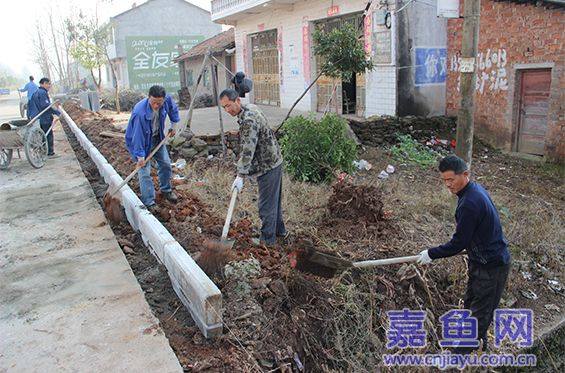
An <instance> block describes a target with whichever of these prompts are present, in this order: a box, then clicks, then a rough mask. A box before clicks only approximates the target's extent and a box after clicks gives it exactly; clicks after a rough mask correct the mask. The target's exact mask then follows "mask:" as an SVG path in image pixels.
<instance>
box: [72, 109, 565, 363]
mask: <svg viewBox="0 0 565 373" xmlns="http://www.w3.org/2000/svg"><path fill="white" fill-rule="evenodd" d="M65 110H66V111H67V112H68V113H69V115H71V117H72V118H73V119H74V120H75V122H76V123H77V125H79V127H80V128H81V129H82V131H83V132H84V133H85V134H86V135H87V137H88V138H89V139H90V140H91V141H92V142H93V143H94V144H95V145H96V146H97V148H98V149H99V150H100V152H101V153H102V154H103V155H104V156H105V157H106V159H107V160H108V161H109V162H110V163H111V164H112V165H113V166H114V168H115V169H116V170H117V171H118V173H120V174H121V175H122V176H123V177H125V176H126V175H127V174H129V172H131V171H132V170H133V168H134V163H133V161H132V160H131V159H130V157H129V155H128V153H127V150H126V149H125V146H124V144H123V139H117V138H103V137H101V136H100V135H99V133H100V132H101V131H104V130H113V127H112V125H111V120H110V119H108V118H106V117H103V116H99V115H96V114H93V113H90V112H86V111H83V110H81V109H80V108H79V107H78V105H76V104H75V103H72V102H67V103H65ZM67 135H68V136H69V138H70V139H71V143H72V144H73V148H74V149H75V152H76V153H77V156H78V157H79V161H80V162H81V165H82V167H83V170H84V173H85V174H86V176H87V177H88V179H89V180H90V182H91V183H92V185H93V189H94V191H95V193H96V195H97V197H98V198H99V201H100V199H101V197H102V195H103V194H104V191H105V185H104V184H103V180H102V181H101V179H100V177H99V175H98V173H97V171H96V167H95V166H94V165H93V163H92V162H91V161H90V160H89V158H88V157H87V156H86V154H85V153H84V151H82V150H81V149H80V147H79V146H78V143H77V142H76V141H73V140H72V139H73V136H72V134H70V132H69V131H68V130H67ZM485 154H488V157H489V158H483V157H484V155H485ZM363 157H364V158H365V159H367V160H369V161H370V162H371V163H373V165H374V166H375V167H374V168H373V169H372V170H371V171H370V172H367V173H363V174H359V176H358V177H356V179H355V182H354V183H347V182H342V183H339V184H336V185H335V186H334V194H333V195H332V197H331V198H330V201H329V203H328V209H327V214H326V218H325V219H324V221H323V223H322V224H320V226H318V227H317V228H316V231H315V232H314V233H309V234H304V235H303V236H301V237H292V236H291V238H290V239H289V240H287V241H285V242H280V244H281V245H280V246H277V247H276V248H271V249H270V248H262V247H255V246H253V245H252V244H251V243H250V238H251V237H252V236H253V234H254V232H255V231H256V229H257V227H254V226H253V224H252V222H251V220H250V219H248V218H246V217H245V212H243V214H242V215H240V218H239V219H237V220H236V221H234V222H233V223H232V228H231V230H230V234H229V238H231V239H234V240H235V241H236V243H235V246H234V249H233V251H232V253H231V254H229V255H226V256H222V255H220V256H219V257H218V256H213V257H212V262H211V264H210V263H209V261H210V258H209V257H201V255H202V252H204V249H205V247H204V245H203V244H204V242H205V241H206V240H218V239H219V237H220V235H221V230H222V225H223V219H224V216H217V215H215V214H214V213H212V209H211V207H210V206H209V205H207V204H206V203H204V202H202V201H201V200H199V199H198V198H197V197H196V196H195V195H194V194H192V193H191V192H190V191H189V190H186V189H185V188H182V185H180V184H179V185H177V187H176V192H177V195H178V197H179V203H178V204H177V205H172V204H170V203H168V202H167V201H162V200H158V203H159V205H160V211H159V213H158V216H157V217H158V219H159V220H161V221H162V223H163V224H164V225H165V227H166V228H167V229H168V230H169V231H170V232H171V234H172V235H173V236H175V238H176V239H177V240H178V241H179V242H180V243H181V245H182V246H183V247H184V248H185V249H187V250H188V251H189V253H190V255H191V256H192V257H193V258H195V259H196V260H197V261H200V260H202V263H203V264H204V263H205V262H206V263H207V264H208V265H203V267H206V269H208V272H209V273H210V275H211V278H212V279H213V281H214V282H215V283H216V284H217V286H218V287H219V288H220V290H221V291H222V294H223V301H224V315H223V318H224V323H225V327H224V334H223V336H222V337H220V338H218V339H216V340H214V341H206V340H204V339H203V337H202V336H201V334H200V333H199V331H198V329H197V328H196V326H195V325H194V322H193V321H192V319H191V318H190V315H189V314H188V312H187V311H186V310H185V308H184V306H183V305H182V303H181V302H180V301H179V300H178V298H177V297H176V295H175V294H174V291H173V290H172V288H171V285H170V282H169V279H168V277H167V274H166V269H165V268H164V267H163V266H162V265H160V264H159V263H158V262H156V261H155V259H154V258H153V256H152V255H151V254H150V253H149V251H148V250H147V248H145V247H144V246H143V244H142V242H141V240H140V238H139V236H138V235H137V234H136V233H135V232H133V231H132V229H131V227H129V225H127V224H125V223H123V222H122V223H120V224H112V225H111V226H112V228H113V229H114V232H115V234H116V236H117V237H118V240H119V241H120V240H121V241H120V242H121V245H122V248H123V249H124V247H126V248H128V249H124V252H125V253H126V257H127V258H128V260H129V262H130V265H131V266H132V269H133V271H134V273H135V275H136V277H137V278H138V280H139V282H140V284H141V286H142V288H143V290H144V291H145V293H146V297H147V300H148V302H149V304H150V305H151V307H152V309H153V311H154V313H155V315H156V316H157V317H158V318H159V320H160V322H161V325H162V327H163V329H164V331H165V333H166V335H167V337H168V338H169V341H170V344H171V346H172V347H173V349H174V351H175V353H176V354H177V357H178V358H179V361H180V362H181V364H182V366H183V368H184V369H185V371H192V372H203V371H207V372H250V371H264V372H266V371H276V369H278V371H280V372H290V371H292V372H299V371H307V372H323V371H324V372H326V371H356V372H363V371H376V370H382V369H384V368H383V367H382V362H381V360H380V355H381V354H382V353H383V351H386V348H385V347H384V344H385V341H386V337H385V331H386V326H387V316H386V311H387V310H396V309H402V308H409V309H429V310H430V312H431V313H433V315H435V316H436V317H437V316H439V315H441V314H442V313H443V312H446V311H447V310H449V309H452V308H454V307H457V306H458V305H459V302H460V299H461V296H462V294H463V293H464V289H465V282H466V278H465V275H464V273H465V271H466V270H465V266H466V264H465V259H464V258H463V257H456V258H449V259H445V260H443V261H442V263H441V265H434V266H430V267H419V266H414V265H406V264H405V265H393V266H387V267H381V268H379V269H377V270H365V271H353V272H352V271H345V272H343V273H341V274H339V275H338V277H336V278H332V279H325V278H321V277H318V276H313V275H311V274H307V273H303V272H299V271H295V270H293V269H292V268H290V266H289V261H288V257H287V253H289V252H291V251H293V250H294V249H296V248H298V247H299V246H300V245H301V244H302V242H304V241H303V239H308V240H309V241H310V242H313V243H314V245H315V247H317V248H319V249H324V250H326V251H329V252H333V253H335V254H336V255H339V256H341V257H343V258H346V259H349V260H362V259H380V258H387V257H394V256H404V255H411V254H414V253H417V252H418V251H419V250H420V249H421V248H423V247H429V246H430V244H431V242H430V239H429V237H428V236H426V234H429V232H424V231H423V230H422V226H424V225H425V224H426V223H427V222H426V221H425V220H426V219H432V220H433V219H436V218H440V217H443V220H445V221H448V222H452V220H453V218H452V217H448V216H446V215H447V214H446V212H445V210H446V209H445V208H443V207H442V208H441V209H434V208H433V207H434V206H433V205H430V214H429V215H427V217H423V218H422V217H420V215H411V213H409V212H408V210H409V208H410V206H409V203H408V202H405V201H402V200H401V199H400V198H397V197H396V196H395V193H402V192H404V193H409V194H413V195H418V194H420V195H425V194H426V192H428V193H429V191H428V189H429V188H430V185H435V187H437V189H438V190H440V188H441V186H440V185H439V183H437V181H436V175H435V173H434V172H433V171H430V170H420V169H411V168H407V169H400V167H399V170H398V171H397V172H398V173H399V174H401V175H403V176H402V178H405V180H401V179H400V176H399V177H398V179H396V181H394V177H391V181H390V182H389V183H388V184H384V187H381V186H379V187H377V186H374V185H371V183H367V181H368V180H376V174H378V172H379V171H380V169H382V168H381V167H384V166H386V163H388V162H391V160H390V158H387V157H386V156H384V155H383V153H382V152H381V151H380V150H378V149H377V148H369V149H367V152H366V153H365V154H363ZM477 157H478V160H477V161H476V162H475V163H474V167H475V169H476V170H478V171H477V173H478V174H483V175H489V178H487V179H484V180H479V181H481V182H482V183H483V184H484V185H486V187H487V188H491V187H492V188H493V189H495V188H497V187H500V185H499V184H500V182H502V183H503V184H504V186H505V187H506V188H509V190H512V193H523V194H527V195H528V198H530V196H532V195H534V194H536V193H537V194H538V195H539V193H540V192H541V191H542V190H543V193H544V194H543V195H544V196H549V197H548V200H551V201H552V202H549V203H553V204H557V206H556V207H557V208H558V209H563V195H559V194H558V193H559V192H558V190H559V188H555V185H556V183H557V182H558V181H556V180H552V179H551V178H549V181H548V179H544V180H541V178H542V177H541V176H534V178H538V177H539V179H537V180H536V181H539V183H538V184H536V183H535V182H529V183H524V182H523V175H524V174H525V175H530V173H531V167H532V166H522V163H521V162H519V161H516V160H511V159H508V158H507V157H505V156H504V155H501V154H500V153H497V152H494V151H492V150H488V151H487V152H485V151H483V150H481V152H479V153H478V155H477ZM206 167H217V168H218V169H219V170H225V171H226V172H230V173H232V172H233V165H231V164H226V163H224V162H222V161H220V160H216V161H213V162H211V163H208V164H207V166H206ZM502 167H506V168H505V169H504V170H502V169H501V168H502ZM510 167H513V169H512V172H507V170H508V169H509V168H510ZM534 167H535V166H534ZM535 175H539V174H537V173H536V174H535ZM154 177H155V181H156V176H154ZM417 180H425V181H427V180H434V181H433V182H432V181H430V182H427V183H426V184H425V185H420V184H418V183H416V181H417ZM506 180H508V181H506ZM400 181H403V182H404V183H405V186H404V187H403V188H405V189H402V188H401V187H400V186H401V185H404V184H401V183H400ZM548 183H549V185H548ZM157 184H158V183H157V182H155V185H157ZM177 184H178V183H177ZM361 184H363V185H361ZM130 186H131V187H132V188H133V189H134V191H136V192H139V190H138V183H137V179H136V178H134V179H133V180H132V182H131V183H130ZM554 189H555V191H552V190H554ZM562 191H563V190H562V189H561V192H562ZM517 198H520V197H517ZM532 198H533V197H532ZM433 203H435V202H433V201H431V202H430V204H433ZM226 208H227V206H226ZM241 216H242V217H241ZM408 218H410V219H412V220H413V224H412V225H410V224H407V223H405V222H406V220H405V219H408ZM443 225H446V227H445V228H444V230H440V231H437V230H436V231H435V232H433V234H434V235H435V237H434V238H436V241H437V239H440V240H441V239H448V238H449V235H450V234H451V233H452V230H453V225H452V224H443ZM292 228H293V227H291V232H292V231H293V230H292ZM297 230H298V229H297ZM124 240H125V241H124ZM126 241H127V242H126ZM438 243H439V242H438ZM130 244H131V246H130ZM132 246H133V254H132V253H131V250H130V248H132ZM513 254H514V258H515V260H516V261H517V262H518V263H519V266H517V268H516V269H515V270H514V271H515V272H517V273H518V275H515V276H513V280H512V281H511V282H510V284H509V290H508V293H509V295H511V296H514V297H515V298H516V299H517V300H516V302H515V303H514V304H513V306H514V307H521V308H528V307H529V308H533V309H534V310H535V312H536V317H537V316H538V315H539V317H540V318H541V320H546V322H547V323H548V324H550V323H551V322H552V320H554V318H555V315H554V314H553V315H552V313H551V312H549V311H547V310H544V308H543V305H544V304H547V303H554V304H558V305H560V306H561V307H562V308H564V304H565V302H564V296H563V293H562V292H561V293H559V292H557V291H553V290H551V289H549V288H548V287H547V286H545V284H546V283H547V278H549V277H551V278H558V279H560V281H561V283H563V280H564V277H563V275H562V274H561V273H558V272H554V273H551V274H547V273H544V274H543V275H542V276H541V277H539V276H538V277H536V280H535V281H539V284H538V283H536V284H533V283H524V281H522V280H521V276H520V275H519V273H520V272H519V271H520V270H524V269H528V270H530V271H531V272H532V273H533V274H534V276H537V275H538V272H540V271H543V270H542V269H540V268H539V267H538V266H537V265H536V263H541V264H542V266H544V265H545V267H544V268H546V267H547V268H549V269H550V270H551V269H552V268H559V267H556V266H559V265H561V266H562V265H563V258H562V257H551V258H546V259H545V262H543V260H540V261H528V260H526V259H527V258H524V256H523V255H522V254H520V253H513ZM540 255H541V254H540ZM224 263H228V264H227V266H225V267H224V270H222V271H215V270H214V269H217V268H219V267H222V266H221V265H222V264H224ZM257 263H258V265H257ZM544 263H545V264H544ZM210 268H212V270H210ZM547 268H546V269H547ZM462 274H463V275H462ZM523 288H534V289H535V291H536V293H537V294H538V296H539V297H540V299H542V300H543V301H542V302H541V303H538V304H536V302H535V301H533V300H529V299H526V298H524V297H522V296H520V295H519V294H520V293H519V291H520V290H521V289H523ZM505 297H506V298H508V296H506V295H505ZM536 322H537V320H536ZM439 332H440V330H436V333H439ZM429 334H431V335H429V336H428V340H429V341H430V342H432V345H433V346H437V334H435V333H429ZM430 351H437V347H430Z"/></svg>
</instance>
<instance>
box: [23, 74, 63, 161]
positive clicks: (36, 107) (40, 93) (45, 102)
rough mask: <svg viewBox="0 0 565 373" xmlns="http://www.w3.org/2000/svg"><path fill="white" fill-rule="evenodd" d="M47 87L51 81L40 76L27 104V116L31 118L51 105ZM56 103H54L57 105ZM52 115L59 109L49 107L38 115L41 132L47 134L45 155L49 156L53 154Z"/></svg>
mask: <svg viewBox="0 0 565 373" xmlns="http://www.w3.org/2000/svg"><path fill="white" fill-rule="evenodd" d="M49 89H51V81H50V80H49V78H41V79H40V80H39V89H38V90H37V91H36V92H35V93H34V94H33V96H31V99H30V100H29V104H28V112H29V117H30V118H33V117H35V116H36V115H38V114H39V113H41V112H42V111H43V110H44V109H45V108H47V107H48V106H50V105H51V99H50V98H49ZM57 105H58V104H55V106H57ZM53 115H61V112H60V111H59V110H56V109H53V108H50V109H49V110H47V111H46V112H45V113H43V114H41V116H40V117H39V125H40V126H41V129H42V130H43V132H45V133H46V134H47V149H48V153H47V155H48V156H50V157H53V156H55V152H54V151H53V131H52V130H51V131H50V129H51V125H52V124H53Z"/></svg>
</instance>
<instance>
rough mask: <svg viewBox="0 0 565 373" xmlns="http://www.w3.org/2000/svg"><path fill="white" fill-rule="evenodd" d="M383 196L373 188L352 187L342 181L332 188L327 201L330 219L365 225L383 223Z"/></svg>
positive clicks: (364, 186)
mask: <svg viewBox="0 0 565 373" xmlns="http://www.w3.org/2000/svg"><path fill="white" fill-rule="evenodd" d="M383 207H384V204H383V195H382V192H381V191H380V190H379V189H378V188H377V187H375V186H367V185H359V186H357V185H353V184H351V183H348V182H345V181H342V182H339V183H336V184H335V185H334V186H333V194H332V196H331V197H330V200H329V201H328V210H329V212H330V216H331V217H332V218H338V219H347V220H350V221H356V222H360V223H365V224H367V223H368V224H371V223H373V224H378V223H379V222H382V221H383V218H384V213H383Z"/></svg>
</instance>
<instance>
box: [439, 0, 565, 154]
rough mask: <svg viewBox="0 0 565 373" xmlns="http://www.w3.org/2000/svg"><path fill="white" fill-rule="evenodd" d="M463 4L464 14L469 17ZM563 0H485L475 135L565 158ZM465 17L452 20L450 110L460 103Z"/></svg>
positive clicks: (501, 145)
mask: <svg viewBox="0 0 565 373" xmlns="http://www.w3.org/2000/svg"><path fill="white" fill-rule="evenodd" d="M462 3H463V2H461V14H463V5H462ZM564 29H565V1H563V0H549V1H537V2H536V1H527V0H521V1H519V2H518V1H517V2H514V1H493V0H483V1H481V17H480V31H479V50H478V56H477V61H476V62H477V64H476V68H477V85H476V96H475V133H476V135H478V136H479V137H481V138H483V139H485V140H487V141H488V142H489V143H491V144H493V145H494V146H496V147H499V148H502V149H505V150H508V151H515V152H521V153H527V154H535V155H541V156H544V157H545V158H546V159H548V160H550V161H557V162H565V77H564V72H565V71H564V65H565V50H564V49H563V42H564V40H565V32H564ZM462 30H463V20H462V19H454V20H449V22H448V59H449V71H448V74H447V99H446V104H447V114H448V115H456V114H457V110H458V107H459V100H460V95H459V90H458V88H459V81H458V79H459V68H460V55H461V40H462Z"/></svg>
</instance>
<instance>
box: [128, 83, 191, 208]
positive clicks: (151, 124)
mask: <svg viewBox="0 0 565 373" xmlns="http://www.w3.org/2000/svg"><path fill="white" fill-rule="evenodd" d="M167 115H168V116H169V119H170V120H171V128H170V129H169V135H170V136H171V137H172V136H174V135H175V126H176V124H177V123H178V122H180V117H179V111H178V109H177V106H176V105H175V103H174V102H173V100H172V99H171V97H170V96H168V95H167V94H166V92H165V88H163V87H161V86H159V85H154V86H152V87H151V88H150V89H149V97H147V98H144V99H143V100H141V101H139V102H138V103H137V104H136V105H135V107H134V108H133V111H132V112H131V117H130V119H129V122H128V126H127V129H126V145H127V148H128V150H129V153H130V155H131V157H132V158H133V160H134V162H136V164H137V165H138V166H140V167H141V169H140V170H139V174H138V176H139V188H140V189H141V201H142V202H143V204H145V206H147V208H148V209H149V210H154V209H156V207H157V205H156V204H155V187H154V186H153V180H152V179H151V162H146V160H145V159H146V157H147V156H149V154H150V153H151V152H152V151H153V149H155V147H156V146H157V145H158V144H159V143H160V142H161V140H163V139H164V138H165V118H166V116H167ZM153 159H154V160H155V162H156V163H157V174H158V175H159V184H160V185H159V189H160V191H161V193H162V194H163V196H164V197H165V198H166V199H167V200H168V201H170V202H173V203H177V201H178V199H177V196H176V195H175V193H174V192H173V191H172V187H171V176H172V173H173V171H172V168H171V159H170V158H169V153H168V152H167V147H166V146H165V145H163V146H161V148H160V149H159V150H158V151H157V152H156V153H155V155H154V156H153Z"/></svg>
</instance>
